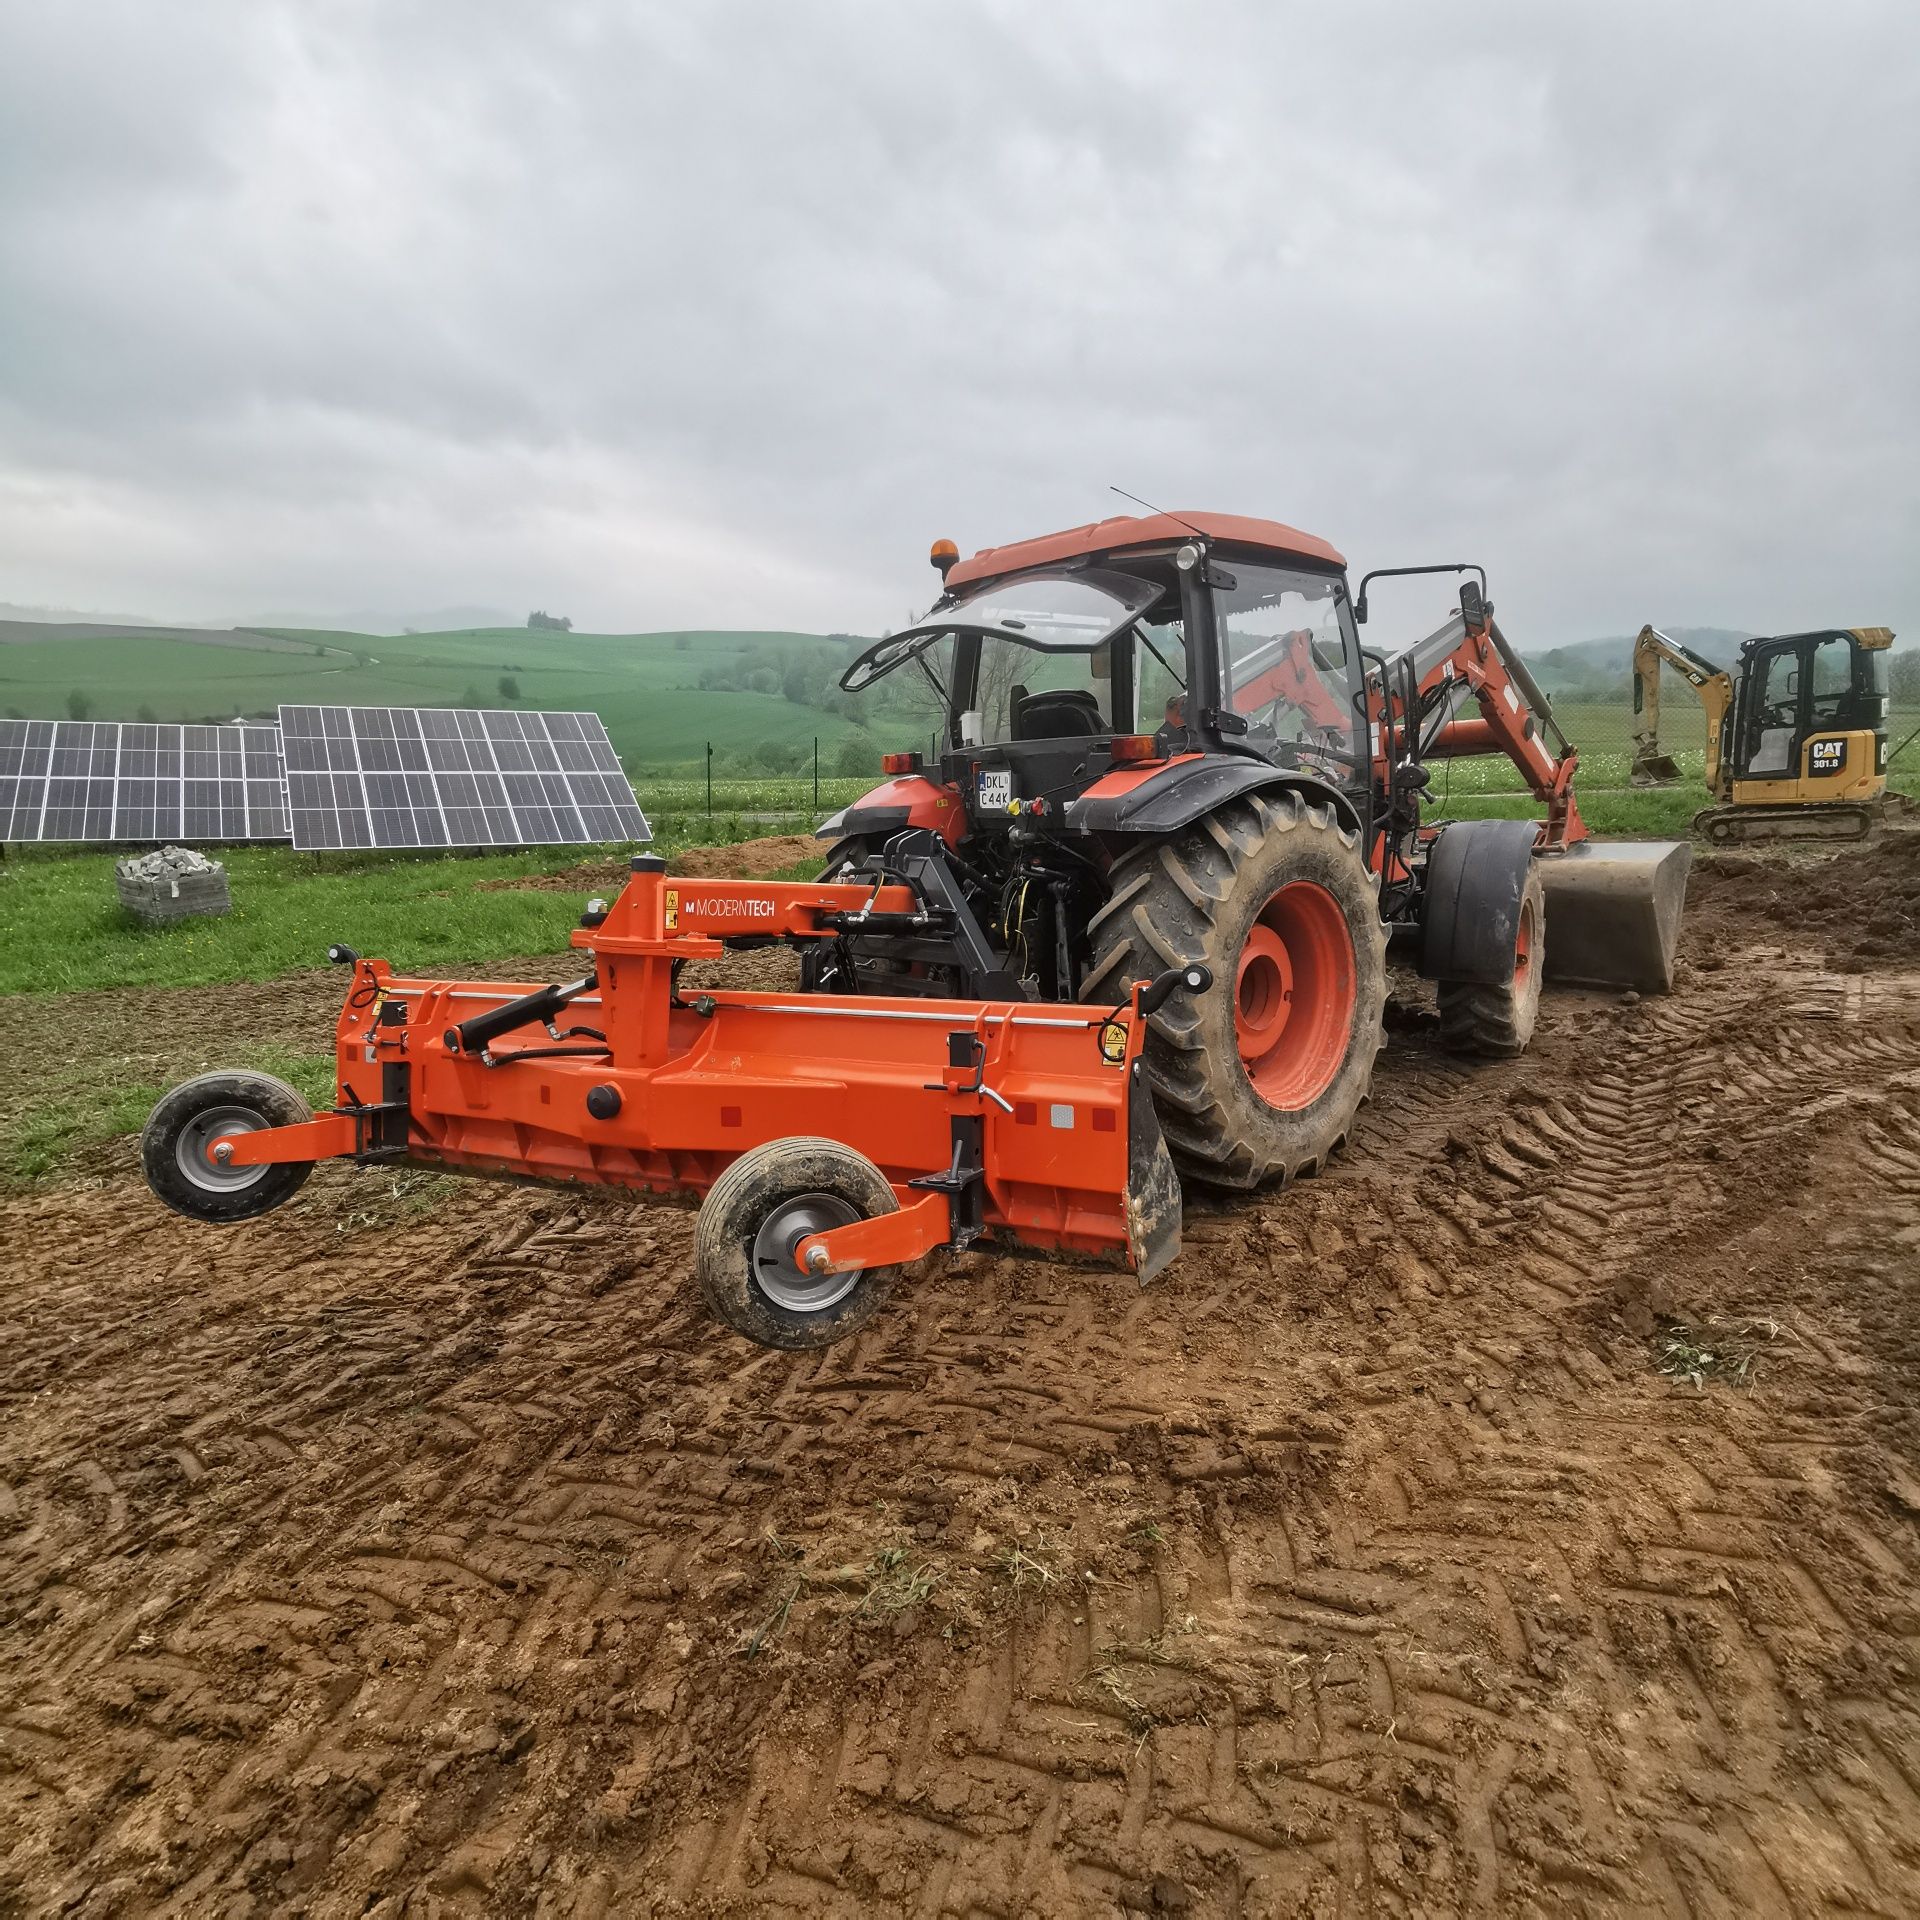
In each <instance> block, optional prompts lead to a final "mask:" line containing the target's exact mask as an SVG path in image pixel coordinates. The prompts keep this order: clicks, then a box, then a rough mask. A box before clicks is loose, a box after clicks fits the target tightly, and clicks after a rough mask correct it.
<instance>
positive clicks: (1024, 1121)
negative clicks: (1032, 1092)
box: [1013, 1100, 1040, 1127]
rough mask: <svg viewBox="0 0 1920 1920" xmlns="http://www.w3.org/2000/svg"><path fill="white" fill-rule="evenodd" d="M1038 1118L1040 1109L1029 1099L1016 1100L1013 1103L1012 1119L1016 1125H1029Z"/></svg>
mask: <svg viewBox="0 0 1920 1920" xmlns="http://www.w3.org/2000/svg"><path fill="white" fill-rule="evenodd" d="M1039 1118H1040V1109H1039V1108H1038V1107H1036V1106H1035V1105H1034V1104H1033V1102H1032V1101H1031V1100H1016V1101H1015V1102H1014V1103H1013V1120H1014V1124H1015V1125H1016V1126H1020V1127H1030V1126H1032V1125H1033V1124H1034V1122H1035V1121H1036V1120H1038V1119H1039Z"/></svg>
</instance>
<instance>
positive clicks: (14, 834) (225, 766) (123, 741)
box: [0, 720, 287, 841]
mask: <svg viewBox="0 0 1920 1920" xmlns="http://www.w3.org/2000/svg"><path fill="white" fill-rule="evenodd" d="M286 838H287V803H286V790H285V785H284V783H283V780H282V776H281V771H280V730H279V729H278V728H277V727H270V726H258V727H250V726H245V725H232V726H161V725H157V724H150V723H147V722H139V723H132V722H129V723H125V724H122V723H121V722H119V721H114V720H0V841H6V840H284V839H286Z"/></svg>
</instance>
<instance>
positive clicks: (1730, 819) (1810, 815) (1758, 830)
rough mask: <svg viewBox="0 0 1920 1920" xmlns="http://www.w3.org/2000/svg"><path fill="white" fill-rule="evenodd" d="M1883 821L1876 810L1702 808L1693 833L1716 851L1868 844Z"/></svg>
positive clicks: (1840, 806) (1843, 806)
mask: <svg viewBox="0 0 1920 1920" xmlns="http://www.w3.org/2000/svg"><path fill="white" fill-rule="evenodd" d="M1878 817H1879V812H1878V809H1877V808H1875V807H1872V806H1865V805H1862V806H1853V805H1848V804H1838V805H1828V806H1797V807H1702V808H1701V810H1700V811H1699V812H1698V813H1696V814H1695V815H1694V816H1693V830H1694V832H1695V833H1698V834H1704V835H1705V836H1706V838H1707V839H1709V840H1710V841H1712V842H1713V844H1714V845H1715V846H1716V847H1750V846H1757V845H1760V844H1763V843H1765V842H1767V841H1778V840H1864V839H1866V837H1867V836H1868V835H1869V834H1870V833H1872V831H1873V829H1874V823H1875V821H1876V820H1877V819H1878Z"/></svg>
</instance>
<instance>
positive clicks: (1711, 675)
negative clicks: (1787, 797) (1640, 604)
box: [1633, 626, 1733, 800]
mask: <svg viewBox="0 0 1920 1920" xmlns="http://www.w3.org/2000/svg"><path fill="white" fill-rule="evenodd" d="M1662 663H1664V664H1665V665H1667V666H1670V667H1672V668H1673V669H1674V671H1675V672H1676V673H1678V674H1679V675H1680V676H1681V677H1682V678H1683V679H1684V680H1685V681H1686V683H1687V684H1688V685H1689V686H1690V687H1692V688H1693V690H1694V691H1695V692H1696V693H1697V694H1698V695H1699V696H1700V705H1701V708H1702V710H1703V711H1704V712H1705V714H1706V722H1707V791H1708V792H1709V793H1711V794H1712V795H1713V796H1714V797H1715V798H1716V799H1722V800H1724V799H1725V798H1726V795H1725V794H1724V793H1723V792H1722V791H1721V777H1720V746H1721V740H1722V738H1723V734H1724V729H1725V725H1726V718H1727V709H1728V708H1729V707H1731V706H1732V705H1733V676H1732V675H1731V674H1729V673H1728V672H1727V671H1726V670H1725V669H1724V668H1723V667H1716V666H1715V665H1714V664H1713V662H1712V661H1711V660H1708V659H1706V658H1704V657H1703V656H1702V655H1700V654H1697V653H1695V652H1694V651H1693V649H1692V648H1691V647H1687V646H1683V645H1681V643H1680V642H1679V641H1678V640H1674V639H1672V638H1670V637H1669V636H1668V635H1666V634H1664V633H1662V632H1661V631H1660V629H1659V628H1658V627H1652V626H1647V627H1642V628H1641V629H1640V632H1639V634H1638V635H1637V636H1636V637H1635V639H1634V643H1633V711H1634V713H1635V715H1636V716H1637V717H1638V721H1639V724H1638V725H1637V726H1636V727H1635V728H1634V730H1633V773H1634V774H1636V775H1639V776H1642V777H1643V778H1651V779H1654V780H1673V779H1678V778H1679V769H1678V768H1677V767H1675V766H1674V764H1673V761H1672V759H1671V758H1670V757H1669V756H1667V755H1665V754H1662V753H1661V751H1660V668H1661V665H1662Z"/></svg>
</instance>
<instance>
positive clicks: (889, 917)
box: [142, 855, 1211, 1347]
mask: <svg viewBox="0 0 1920 1920" xmlns="http://www.w3.org/2000/svg"><path fill="white" fill-rule="evenodd" d="M937 915H938V909H937V907H933V908H930V907H929V905H928V903H927V902H926V901H925V899H924V898H922V897H920V896H917V895H916V894H915V892H914V891H912V890H911V889H909V888H907V887H900V886H877V887H876V886H874V885H871V884H864V883H855V884H837V885H835V884H824V883H822V884H814V885H804V884H796V883H792V882H787V883H779V882H763V881H740V880H733V881H727V880H688V881H676V880H674V879H673V878H671V877H670V876H669V875H668V873H667V871H666V863H665V861H663V860H660V859H658V858H655V857H652V856H649V855H640V856H637V857H636V858H635V859H634V861H633V874H632V878H631V879H630V880H629V881H628V883H627V886H626V888H625V889H624V890H623V892H622V893H621V894H620V896H619V898H618V899H617V900H615V901H614V902H613V903H612V904H611V905H606V904H604V903H601V902H594V903H592V904H591V905H590V906H589V909H588V912H587V915H586V919H585V922H584V924H583V925H582V927H581V928H580V929H579V931H577V932H576V933H575V934H574V935H573V944H574V945H575V946H577V947H582V948H585V949H586V950H587V951H588V952H590V953H591V955H592V957H593V964H592V966H591V968H590V969H589V970H588V971H587V972H586V973H585V974H584V975H583V976H582V977H581V978H579V979H577V980H574V981H572V982H570V983H568V984H565V985H561V986H534V987H524V988H522V987H516V986H513V985H503V984H501V983H498V982H490V981H462V980H413V979H406V978H401V977H398V976H396V975H395V974H394V973H393V972H392V971H391V969H390V968H389V967H388V965H387V963H386V962H385V961H382V960H370V959H363V958H362V957H360V956H359V955H357V954H355V953H353V952H352V951H351V950H350V949H346V948H334V949H332V950H331V957H332V958H334V959H335V960H336V961H339V962H341V963H343V964H346V965H350V966H351V967H352V969H353V974H352V984H351V987H350V989H349V992H348V995H347V1003H346V1007H345V1009H344V1010H343V1012H342V1013H341V1016H340V1025H339V1030H338V1042H337V1081H338V1099H337V1104H336V1105H335V1107H334V1109H333V1111H332V1112H330V1113H325V1114H321V1115H319V1116H318V1117H315V1116H313V1115H312V1114H311V1113H310V1112H309V1111H308V1109H307V1107H306V1105H305V1103H304V1102H303V1101H302V1100H301V1099H300V1096H299V1095H298V1094H297V1093H295V1092H294V1090H293V1089H292V1088H291V1087H288V1086H286V1085H284V1083H282V1082H280V1081H277V1080H273V1079H270V1078H268V1077H266V1076H264V1075H260V1074H251V1073H216V1074H208V1075H204V1076H203V1077H201V1078H200V1079H197V1080H192V1081H189V1082H187V1083H186V1084H185V1085H184V1086H181V1087H177V1088H175V1089H174V1091H173V1092H172V1093H170V1094H168V1095H167V1096H166V1098H165V1099H164V1100H162V1101H161V1103H160V1105H159V1106H158V1107H156V1108H155V1110H154V1113H153V1117H152V1119H151V1120H150V1121H149V1122H148V1125H147V1129H146V1133H145V1135H144V1137H143V1140H142V1155H143V1159H144V1163H145V1169H146V1174H147V1178H148V1182H149V1184H150V1185H151V1186H152V1188H153V1190H154V1192H155V1193H156V1194H157V1195H158V1196H159V1197H160V1198H161V1199H162V1200H164V1201H166V1203H167V1204H168V1205H169V1206H171V1207H173V1208H175V1209H176V1210H177V1211H179V1212H181V1213H184V1214H187V1215H189V1216H190V1217H192V1218H194V1219H199V1220H211V1221H234V1220H243V1219H251V1218H253V1217H254V1216H256V1215H258V1214H261V1213H265V1212H267V1211H269V1210H270V1209H271V1208H273V1207H276V1206H278V1205H280V1204H281V1202H282V1201H284V1200H286V1199H287V1198H289V1197H290V1196H291V1195H292V1194H293V1193H294V1192H295V1191H296V1190H297V1189H298V1188H299V1186H300V1185H301V1183H302V1182H303V1181H304V1180H305V1179H306V1177H307V1175H308V1173H309V1172H310V1171H311V1170H312V1168H313V1165H314V1163H315V1162H316V1161H319V1160H326V1159H333V1158H349V1159H354V1160H359V1161H363V1162H368V1161H371V1162H379V1161H385V1160H407V1161H410V1162H414V1163H420V1164H426V1165H434V1166H444V1167H449V1168H457V1169H466V1170H471V1171H474V1172H480V1173H495V1174H510V1175H519V1176H522V1177H531V1178H535V1179H541V1180H556V1181H579V1182H585V1183H592V1184H606V1185H614V1186H624V1187H632V1188H638V1189H642V1190H646V1191H650V1192H655V1193H680V1194H704V1195H705V1196H706V1199H705V1202H704V1204H703V1206H702V1208H701V1214H700V1222H699V1230H698V1241H697V1265H698V1270H699V1278H700V1284H701V1288H702V1291H703V1292H704V1294H705V1296H706V1298H707V1301H708V1303H709V1304H710V1305H711V1306H712V1308H713V1309H714V1311H715V1312H716V1313H717V1314H718V1315H719V1316H720V1317H721V1318H722V1319H723V1320H725V1321H727V1323H728V1324H729V1325H731V1326H733V1327H735V1328H737V1329H738V1330H739V1331H740V1332H742V1333H744V1334H746V1335H748V1336H749V1337H750V1338H752V1339H755V1340H758V1341H760V1342H762V1343H764V1344H766V1345H770V1346H777V1347H811V1346H818V1345H823V1344H825V1343H826V1342H827V1341H830V1340H834V1339H838V1338H840V1337H841V1336H843V1335H845V1334H847V1333H850V1332H851V1331H852V1330H853V1329H854V1328H855V1327H857V1326H859V1325H860V1324H861V1323H862V1322H864V1321H865V1320H866V1319H867V1318H868V1316H869V1315H870V1314H871V1313H872V1312H873V1310H874V1308H875V1307H876V1306H877V1305H878V1304H879V1301H880V1299H881V1298H882V1296H883V1295H884V1293H885V1290H886V1282H887V1280H888V1278H889V1276H890V1271H891V1269H893V1268H895V1267H897V1266H899V1265H901V1264H903V1263H905V1262H910V1261H913V1260H916V1259H918V1258H919V1257H920V1256H921V1255H923V1254H925V1253H928V1252H930V1251H932V1250H933V1249H934V1248H936V1247H942V1246H945V1247H951V1248H956V1249H960V1248H965V1247H967V1246H969V1245H971V1244H972V1243H973V1242H974V1241H976V1240H978V1239H982V1238H992V1239H994V1240H999V1241H1013V1242H1018V1243H1023V1244H1026V1245H1029V1246H1034V1247H1040V1248H1049V1249H1061V1250H1066V1251H1072V1252H1077V1253H1086V1254H1106V1255H1117V1256H1120V1257H1122V1258H1124V1259H1125V1260H1126V1261H1127V1263H1128V1264H1129V1265H1131V1266H1132V1267H1133V1268H1134V1269H1135V1270H1136V1271H1137V1272H1138V1273H1139V1275H1140V1277H1141V1280H1142V1282H1143V1283H1144V1282H1145V1281H1147V1280H1150V1279H1151V1278H1152V1277H1153V1276H1154V1274H1156V1273H1157V1272H1158V1271H1159V1270H1160V1268H1161V1267H1163V1266H1164V1265H1165V1264H1166V1263H1167V1261H1168V1260H1170V1259H1171V1258H1172V1257H1173V1256H1174V1254H1175V1253H1177V1252H1178V1250H1179V1245H1180V1220H1181V1205H1180V1189H1179V1184H1178V1182H1177V1181H1176V1179H1175V1177H1174V1172H1173V1166H1172V1162H1171V1160H1170V1159H1169V1157H1168V1153H1167V1148H1166V1144H1165V1142H1164V1140H1163V1139H1162V1136H1161V1132H1160V1126H1159V1122H1158V1120H1157V1119H1156V1117H1155V1113H1154V1107H1153V1102H1152V1100H1151V1098H1150V1097H1149V1094H1148V1092H1147V1089H1146V1087H1145V1085H1144V1083H1143V1080H1142V1075H1141V1070H1140V1064H1139V1061H1140V1051H1141V1046H1142V1042H1143V1039H1144V1035H1145V1030H1146V1026H1145V1023H1146V1020H1147V1017H1148V1016H1149V1015H1151V1014H1152V1013H1153V1012H1154V1011H1155V1010H1157V1009H1158V1008H1159V1007H1160V1006H1162V1005H1164V1004H1165V1003H1166V1002H1167V1001H1168V1000H1169V999H1170V998H1171V997H1172V996H1174V995H1175V994H1194V993H1200V992H1204V991H1205V989H1206V988H1207V987H1208V986H1209V985H1211V978H1210V976H1209V975H1208V974H1207V971H1206V969H1205V968H1204V967H1199V966H1188V967H1184V968H1175V969H1173V970H1171V971H1168V972H1166V973H1163V974H1162V975H1160V976H1159V977H1158V978H1156V979H1154V980H1152V981H1149V982H1141V983H1138V984H1136V985H1134V986H1133V987H1132V988H1131V989H1130V990H1129V992H1128V994H1127V997H1126V999H1125V1001H1124V1002H1122V1003H1121V1004H1120V1005H1118V1006H1114V1007H1108V1008H1102V1007H1096V1006H1075V1005H1055V1004H1049V1003H1046V1002H1035V1001H1018V1000H1009V1001H1004V1002H1000V1003H997V1004H996V1003H993V1002H988V1001H940V1000H934V999H927V998H916V999H911V1000H893V999H886V998H881V997H878V996H872V995H833V996H824V995H809V994H802V993H747V992H718V991H716V992H698V993H690V992H684V991H682V990H680V989H679V988H678V987H677V985H676V975H677V972H678V969H679V967H680V965H681V963H682V962H684V961H687V960H693V959H705V958H709V957H712V956H715V955H718V954H720V953H722V952H723V951H725V950H726V946H725V943H726V942H727V941H728V940H730V939H731V940H742V939H745V940H749V941H758V940H761V939H764V938H766V937H768V936H772V937H775V938H780V939H785V940H788V941H791V942H794V943H797V944H799V945H800V946H801V947H802V948H803V950H804V948H805V946H806V945H807V944H808V943H809V942H813V941H827V940H838V939H842V938H845V937H847V936H848V935H849V934H851V933H867V932H880V931H883V930H885V929H887V928H888V927H894V928H896V929H899V928H911V929H913V930H916V931H929V930H933V929H930V925H929V923H930V918H937ZM563 1022H564V1023H565V1024H563Z"/></svg>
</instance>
